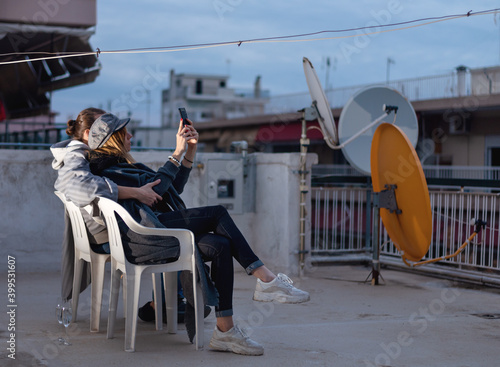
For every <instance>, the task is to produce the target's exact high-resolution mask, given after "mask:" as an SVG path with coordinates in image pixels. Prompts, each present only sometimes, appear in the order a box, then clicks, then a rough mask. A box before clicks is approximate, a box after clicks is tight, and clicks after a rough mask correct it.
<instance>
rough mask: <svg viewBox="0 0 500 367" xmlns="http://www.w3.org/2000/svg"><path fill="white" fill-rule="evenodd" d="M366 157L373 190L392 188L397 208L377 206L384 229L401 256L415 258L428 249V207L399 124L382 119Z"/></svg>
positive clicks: (422, 178) (418, 168) (419, 174)
mask: <svg viewBox="0 0 500 367" xmlns="http://www.w3.org/2000/svg"><path fill="white" fill-rule="evenodd" d="M370 160H371V174H372V183H373V190H374V191H375V192H380V191H383V190H385V189H387V188H391V187H393V188H394V189H395V190H394V192H395V196H396V198H395V199H396V202H397V207H398V209H399V211H397V210H390V209H387V208H380V217H381V218H382V222H383V223H384V226H385V229H386V230H387V233H388V234H389V237H390V238H391V239H392V241H393V242H394V244H395V245H396V247H397V248H398V249H399V250H400V251H401V252H402V255H403V256H404V257H405V258H407V259H408V260H411V261H419V260H420V259H422V257H424V255H425V254H426V253H427V251H429V246H430V243H431V239H432V211H431V202H430V198H429V190H428V189H427V182H426V181H425V176H424V171H423V170H422V166H421V165H420V159H419V158H418V155H417V152H416V151H415V149H414V148H413V145H412V143H411V142H410V141H409V139H408V137H407V136H406V135H405V134H404V133H403V131H402V130H401V129H400V128H398V127H397V126H395V125H392V124H389V123H382V124H381V125H379V127H378V128H377V129H376V130H375V133H374V135H373V140H372V146H371V154H370Z"/></svg>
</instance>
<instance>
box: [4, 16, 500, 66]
mask: <svg viewBox="0 0 500 367" xmlns="http://www.w3.org/2000/svg"><path fill="white" fill-rule="evenodd" d="M499 10H500V8H496V9H490V10H483V11H478V12H473V11H472V10H470V11H469V12H467V13H465V14H454V15H445V16H440V17H428V18H421V19H415V20H409V21H405V22H398V23H390V24H380V25H373V26H365V27H357V28H348V29H340V30H323V31H318V32H311V33H303V34H296V35H287V36H278V37H265V38H255V39H248V40H242V41H228V42H214V43H201V44H192V45H178V46H163V47H148V48H131V49H123V50H107V51H106V50H100V49H99V48H97V50H96V51H95V52H57V53H51V52H16V53H6V54H0V57H7V56H23V55H53V56H47V57H40V58H34V59H23V60H12V61H4V62H0V65H8V64H17V63H26V62H34V61H42V60H53V59H63V58H69V57H83V56H93V55H95V56H96V57H99V55H101V54H139V53H160V52H161V53H165V52H180V51H192V50H200V49H207V48H213V47H223V46H230V45H237V46H241V45H242V44H244V43H249V44H251V43H271V42H273V43H278V42H316V41H324V40H333V39H343V38H352V37H359V36H361V35H360V34H352V35H344V36H335V37H320V38H306V39H297V38H304V37H311V36H316V35H320V34H327V33H347V32H354V31H364V30H370V29H379V28H388V27H395V26H402V25H408V24H412V25H410V26H405V27H400V28H394V29H385V30H376V31H374V32H370V33H363V34H362V35H367V36H369V35H375V34H381V33H386V32H395V31H401V30H406V29H410V28H416V27H423V26H427V25H430V24H434V23H438V22H443V21H448V20H454V19H460V18H467V17H472V16H479V15H487V14H496V13H497V12H498V11H499ZM422 22H424V23H422ZM414 23H421V24H414Z"/></svg>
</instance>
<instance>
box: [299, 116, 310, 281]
mask: <svg viewBox="0 0 500 367" xmlns="http://www.w3.org/2000/svg"><path fill="white" fill-rule="evenodd" d="M305 113H306V112H305V110H304V112H303V116H302V132H301V135H300V171H299V173H300V219H299V228H300V232H299V237H300V239H299V240H300V243H299V265H300V267H299V271H300V277H302V276H303V275H304V266H305V254H306V253H307V251H306V218H307V211H306V196H307V193H308V192H309V187H308V186H307V171H306V170H307V166H306V164H307V147H308V146H309V139H307V127H306V118H305Z"/></svg>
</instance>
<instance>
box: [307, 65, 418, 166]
mask: <svg viewBox="0 0 500 367" xmlns="http://www.w3.org/2000/svg"><path fill="white" fill-rule="evenodd" d="M302 64H303V67H304V73H305V76H306V80H307V86H308V87H309V93H310V95H311V99H312V104H311V107H309V108H306V109H304V118H303V122H304V123H305V122H306V121H314V120H317V121H318V122H319V125H320V128H321V131H322V133H323V137H324V139H325V142H326V143H327V145H328V146H329V147H330V148H332V149H342V151H343V153H344V156H345V157H346V159H347V161H348V162H349V163H351V165H352V166H353V167H354V168H356V169H358V170H359V171H361V172H362V173H364V174H367V175H369V174H370V148H371V139H372V137H373V134H374V132H375V129H376V127H377V125H378V124H379V123H380V122H382V121H383V120H384V119H385V118H386V117H387V116H388V115H389V114H390V113H391V112H394V113H395V114H396V113H398V122H397V123H396V124H397V125H398V126H399V127H402V128H403V131H404V132H405V133H406V134H407V135H409V136H410V137H411V138H410V139H411V141H412V142H413V143H414V145H415V144H416V142H417V139H418V125H417V119H416V116H415V111H413V108H412V107H411V105H410V103H409V102H408V101H407V100H406V99H405V98H404V97H403V96H402V95H401V94H399V93H398V92H397V91H395V90H393V89H389V88H386V87H375V88H373V87H372V88H368V89H364V90H362V91H360V92H358V93H357V94H355V95H354V96H353V97H352V98H351V99H350V100H349V102H348V103H347V105H346V106H345V107H344V109H343V110H342V113H341V115H340V120H339V131H338V132H337V126H336V125H335V120H334V118H333V115H332V110H331V108H330V104H329V103H328V99H327V98H326V95H325V93H324V92H323V88H322V87H321V84H320V82H319V79H318V76H317V75H316V71H315V70H314V67H313V65H312V63H311V62H310V61H309V60H308V59H307V58H306V57H304V58H303V59H302ZM399 110H401V114H402V116H400V113H399ZM400 117H401V118H400ZM400 120H401V121H400ZM341 126H342V134H341V130H340V128H341ZM311 128H315V127H309V128H308V129H311ZM413 131H414V132H415V134H413V133H412V132H413ZM302 135H303V139H304V138H305V133H303V134H302ZM351 143H353V144H351ZM348 145H349V147H348Z"/></svg>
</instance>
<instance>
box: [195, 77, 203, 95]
mask: <svg viewBox="0 0 500 367" xmlns="http://www.w3.org/2000/svg"><path fill="white" fill-rule="evenodd" d="M195 93H196V94H203V81H201V80H197V81H196V92H195Z"/></svg>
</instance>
